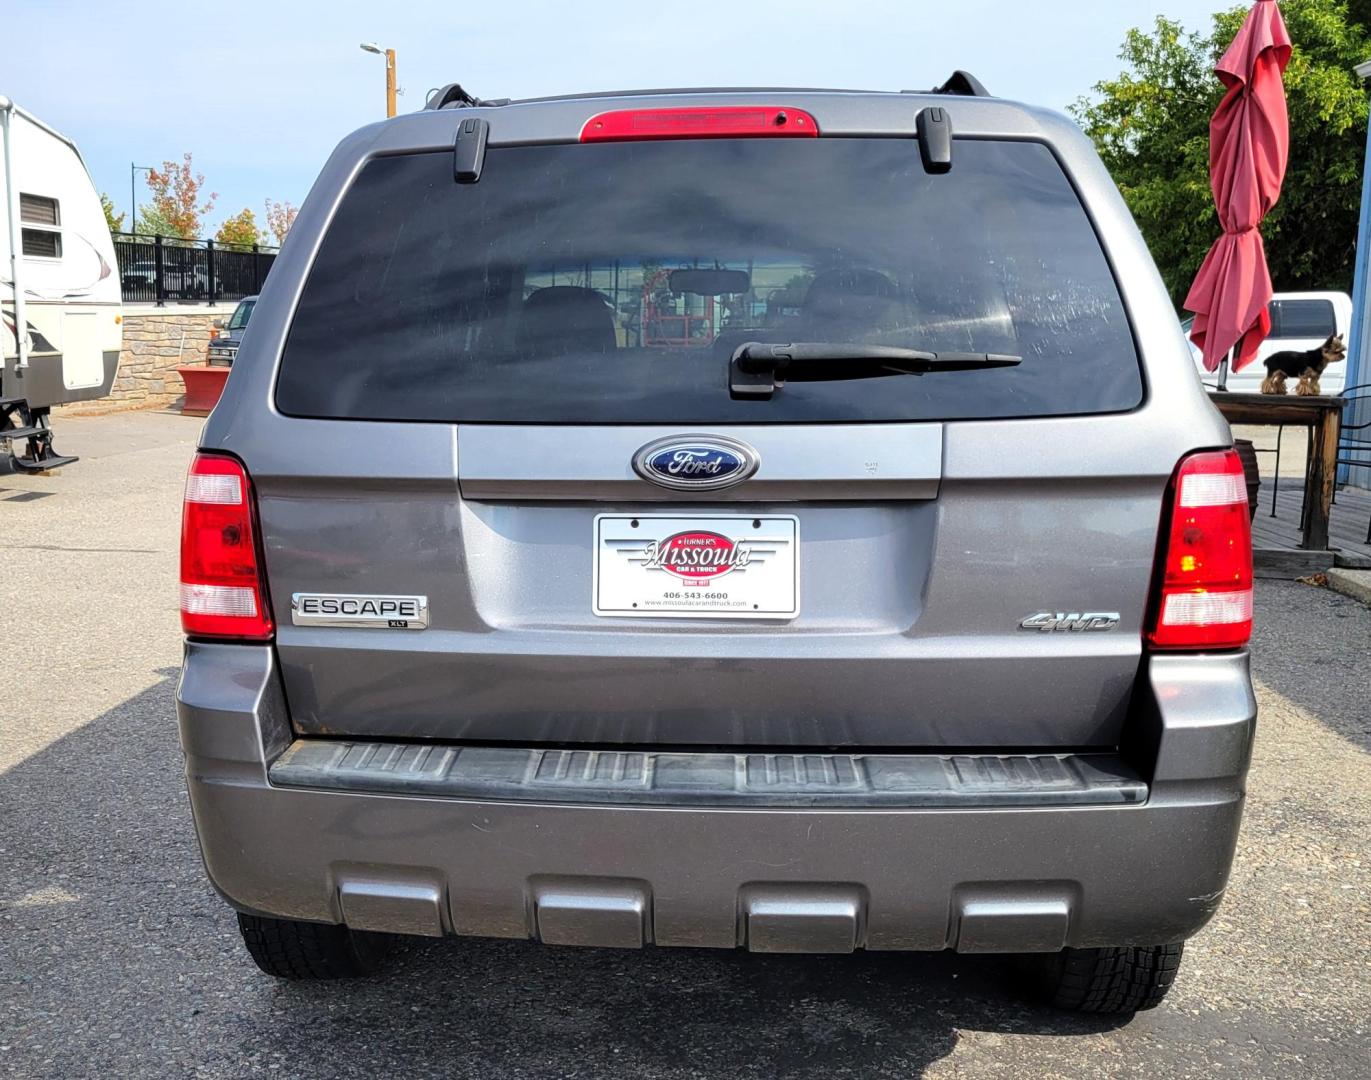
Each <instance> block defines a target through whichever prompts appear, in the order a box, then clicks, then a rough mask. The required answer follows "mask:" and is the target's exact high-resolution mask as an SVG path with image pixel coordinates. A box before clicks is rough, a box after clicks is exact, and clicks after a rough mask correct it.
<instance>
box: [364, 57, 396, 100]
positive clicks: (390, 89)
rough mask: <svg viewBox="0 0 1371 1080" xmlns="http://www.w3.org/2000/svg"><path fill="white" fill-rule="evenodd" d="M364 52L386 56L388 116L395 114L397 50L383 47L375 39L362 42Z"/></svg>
mask: <svg viewBox="0 0 1371 1080" xmlns="http://www.w3.org/2000/svg"><path fill="white" fill-rule="evenodd" d="M361 49H362V51H363V52H369V53H375V54H376V55H377V56H384V57H385V58H386V116H387V117H391V116H394V115H395V50H394V49H383V48H381V46H379V45H377V44H376V42H374V41H364V42H362V44H361Z"/></svg>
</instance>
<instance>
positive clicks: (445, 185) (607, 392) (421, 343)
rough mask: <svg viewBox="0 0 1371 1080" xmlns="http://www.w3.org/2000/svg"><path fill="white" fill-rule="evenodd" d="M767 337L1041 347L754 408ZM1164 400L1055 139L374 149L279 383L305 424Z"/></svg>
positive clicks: (721, 419) (781, 418) (986, 413)
mask: <svg viewBox="0 0 1371 1080" xmlns="http://www.w3.org/2000/svg"><path fill="white" fill-rule="evenodd" d="M682 270H690V271H696V272H695V273H692V274H681V273H679V271H682ZM699 271H730V273H704V274H702V273H699ZM716 290H717V291H716ZM745 341H762V342H790V341H810V342H842V343H860V344H873V345H895V346H905V347H909V348H916V349H921V350H926V351H933V352H940V351H950V352H974V353H1008V354H1013V355H1017V356H1021V357H1022V358H1023V362H1022V363H1021V364H1020V365H1019V366H1017V367H1006V368H998V369H993V370H980V371H956V372H934V373H930V374H926V375H909V374H900V375H891V376H887V377H880V378H864V379H849V380H835V381H827V382H823V381H804V382H796V381H792V382H790V383H788V384H787V385H785V386H784V387H783V388H781V389H780V390H778V391H777V392H776V393H775V395H774V396H773V397H771V398H770V399H763V400H733V399H732V398H731V397H730V393H729V360H730V357H731V356H732V353H733V351H734V349H736V348H737V346H738V345H739V344H741V343H742V342H745ZM1142 396H1143V387H1142V377H1141V373H1140V371H1139V366H1138V358H1137V354H1136V350H1135V347H1134V342H1133V337H1132V333H1131V331H1130V328H1129V324H1128V320H1127V317H1126V315H1125V311H1124V307H1123V304H1122V301H1121V299H1120V296H1119V290H1118V287H1117V285H1116V283H1115V280H1114V278H1113V275H1112V273H1111V271H1110V268H1109V265H1108V263H1107V262H1106V260H1105V257H1104V254H1103V252H1102V250H1101V248H1100V243H1099V240H1098V238H1097V236H1096V234H1095V231H1094V229H1093V227H1092V225H1091V223H1090V220H1089V218H1088V216H1087V215H1086V212H1085V210H1084V208H1083V207H1082V205H1081V202H1080V199H1079V198H1078V196H1077V195H1076V192H1075V190H1074V189H1073V187H1072V185H1071V184H1070V182H1069V181H1068V180H1067V177H1066V176H1065V175H1064V173H1063V171H1062V169H1061V167H1060V165H1059V164H1058V163H1057V160H1056V159H1055V157H1054V156H1053V155H1052V153H1051V152H1050V151H1049V150H1048V149H1047V147H1045V146H1043V145H1041V144H1038V143H1031V142H997V141H971V140H959V141H958V142H957V143H956V151H955V162H954V167H953V169H952V171H951V172H950V173H948V174H945V175H930V174H928V173H927V172H925V170H924V168H923V165H922V163H921V160H920V155H919V146H918V143H917V142H915V141H914V140H912V139H897V138H883V139H878V138H819V139H718V140H685V141H679V142H631V143H614V144H595V145H579V144H574V145H546V146H527V147H504V148H492V149H491V150H489V151H488V153H487V156H486V161H485V166H484V169H483V172H482V174H481V179H480V182H479V183H476V184H457V183H455V182H454V181H453V176H452V154H451V152H450V151H449V152H446V153H422V154H408V155H400V156H391V157H382V158H377V159H374V160H372V161H370V162H369V163H367V164H366V166H365V167H364V168H363V169H362V170H361V171H360V172H359V174H358V176H357V177H356V179H355V180H354V182H353V183H352V185H351V187H350V189H349V190H348V192H347V193H346V194H345V196H344V198H343V200H342V202H341V205H340V206H339V208H338V211H337V213H336V214H335V216H334V220H333V223H332V225H331V226H330V227H329V230H328V233H327V235H326V236H325V237H324V239H323V242H322V245H321V247H320V250H319V253H318V255H317V257H316V259H315V262H314V265H313V267H312V269H311V270H310V272H309V276H308V279H307V281H306V283H305V287H304V291H303V294H302V296H301V299H300V302H299V305H298V307H297V310H296V312H295V317H294V321H293V323H292V325H291V329H290V333H289V336H288V339H287V342H286V348H285V353H284V356H283V357H282V362H281V370H280V375H279V381H278V385H277V406H278V408H280V409H281V411H283V412H285V413H287V414H290V415H296V416H307V417H323V418H340V419H376V420H428V421H451V422H458V421H461V422H493V423H561V424H587V423H660V424H672V425H682V424H721V423H796V422H810V423H815V422H862V421H898V420H932V419H947V420H951V419H972V418H991V417H1028V416H1053V415H1070V414H1079V413H1097V412H1119V411H1125V410H1128V409H1131V408H1134V407H1136V406H1137V405H1138V404H1139V403H1140V402H1141V400H1142Z"/></svg>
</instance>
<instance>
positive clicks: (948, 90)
mask: <svg viewBox="0 0 1371 1080" xmlns="http://www.w3.org/2000/svg"><path fill="white" fill-rule="evenodd" d="M933 93H935V94H953V95H956V96H957V97H990V91H989V90H987V89H986V88H985V85H984V84H983V83H982V82H981V80H980V79H978V78H976V76H975V75H972V74H971V72H969V71H962V70H960V69H958V70H957V71H954V72H953V73H952V75H951V77H950V78H949V79H948V80H947V82H945V83H943V84H942V86H937V87H934V89H933Z"/></svg>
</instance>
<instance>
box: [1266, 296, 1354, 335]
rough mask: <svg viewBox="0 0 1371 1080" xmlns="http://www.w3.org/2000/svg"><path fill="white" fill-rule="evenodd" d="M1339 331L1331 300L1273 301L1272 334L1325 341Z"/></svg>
mask: <svg viewBox="0 0 1371 1080" xmlns="http://www.w3.org/2000/svg"><path fill="white" fill-rule="evenodd" d="M1337 332H1338V320H1337V316H1336V315H1335V314H1334V312H1333V302H1332V301H1331V300H1273V301H1271V336H1272V337H1276V338H1318V339H1319V340H1320V341H1324V340H1326V339H1328V338H1330V337H1332V336H1333V335H1334V334H1336V333H1337Z"/></svg>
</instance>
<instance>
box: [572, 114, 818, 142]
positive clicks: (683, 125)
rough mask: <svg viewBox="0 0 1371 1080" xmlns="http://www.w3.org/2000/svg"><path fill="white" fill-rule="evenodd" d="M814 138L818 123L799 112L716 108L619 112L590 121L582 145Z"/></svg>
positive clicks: (816, 133) (582, 130) (582, 135)
mask: <svg viewBox="0 0 1371 1080" xmlns="http://www.w3.org/2000/svg"><path fill="white" fill-rule="evenodd" d="M818 134H819V125H818V122H817V121H816V120H815V119H814V117H813V116H811V115H810V114H809V113H807V112H805V111H804V110H802V109H781V108H775V107H767V106H752V105H725V106H720V107H716V108H700V107H695V108H689V109H619V110H617V111H615V112H603V113H600V114H599V115H598V116H592V117H591V118H590V119H589V120H587V121H586V123H585V126H584V127H583V128H581V142H583V143H586V142H631V141H633V140H635V139H747V138H767V137H770V138H776V137H787V136H788V137H790V138H795V137H800V138H803V137H806V136H810V137H812V136H815V135H818Z"/></svg>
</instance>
